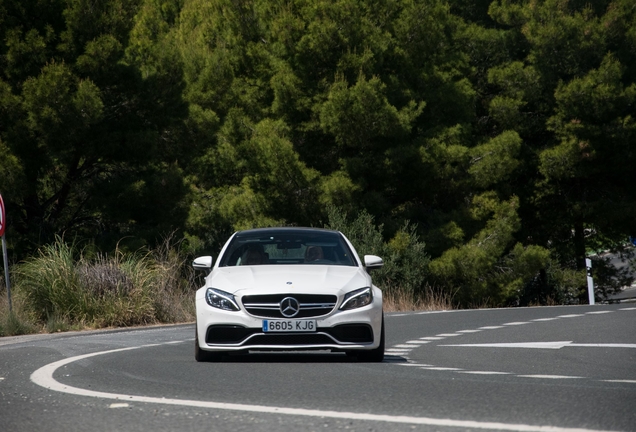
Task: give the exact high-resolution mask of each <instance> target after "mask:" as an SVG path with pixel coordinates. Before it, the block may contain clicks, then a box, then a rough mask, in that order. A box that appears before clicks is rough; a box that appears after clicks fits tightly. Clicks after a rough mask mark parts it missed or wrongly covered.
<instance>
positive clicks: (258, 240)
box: [220, 230, 357, 267]
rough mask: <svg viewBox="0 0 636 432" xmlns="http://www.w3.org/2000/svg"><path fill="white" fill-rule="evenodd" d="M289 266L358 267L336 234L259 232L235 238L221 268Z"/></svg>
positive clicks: (247, 232)
mask: <svg viewBox="0 0 636 432" xmlns="http://www.w3.org/2000/svg"><path fill="white" fill-rule="evenodd" d="M290 264H312V265H314V264H315V265H321V264H322V265H342V266H356V265H357V263H356V261H355V259H354V258H353V254H352V251H351V250H350V248H349V247H348V245H347V243H346V242H345V240H344V238H343V237H342V235H341V234H340V233H338V232H330V231H320V230H258V231H255V232H251V231H246V232H241V233H238V234H237V235H235V236H234V238H233V239H232V241H231V243H230V244H229V245H228V247H227V248H226V251H225V254H224V256H223V258H222V259H221V263H220V266H221V267H226V266H243V265H290Z"/></svg>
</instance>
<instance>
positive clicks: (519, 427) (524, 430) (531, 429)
mask: <svg viewBox="0 0 636 432" xmlns="http://www.w3.org/2000/svg"><path fill="white" fill-rule="evenodd" d="M181 342H190V340H187V341H181ZM175 343H176V342H175ZM159 345H162V344H151V345H142V346H138V347H129V348H119V349H114V350H108V351H101V352H96V353H90V354H84V355H79V356H75V357H70V358H67V359H63V360H59V361H56V362H53V363H50V364H48V365H46V366H43V367H41V368H40V369H38V370H36V371H35V372H33V373H32V374H31V381H33V382H34V383H35V384H37V385H39V386H42V387H44V388H48V389H50V390H53V391H58V392H62V393H70V394H74V395H77V396H87V397H96V398H102V399H114V400H126V401H128V402H143V403H153V404H161V405H175V406H190V407H198V408H209V409H219V410H232V411H244V412H257V413H267V414H275V415H293V416H306V417H326V418H338V419H347V420H362V421H377V422H385V423H402V424H419V425H429V426H441V427H454V428H463V429H491V430H507V431H515V432H517V431H518V432H548V431H549V432H600V431H593V430H591V429H583V428H561V427H555V426H538V425H526V424H515V423H498V422H479V421H472V420H451V419H439V418H430V417H411V416H394V415H386V414H367V413H354V412H341V411H321V410H310V409H304V408H286V407H274V406H265V405H247V404H234V403H224V402H212V401H198V400H185V399H171V398H158V397H148V396H136V395H126V394H117V393H106V392H99V391H94V390H86V389H81V388H77V387H71V386H68V385H65V384H62V383H60V382H58V381H56V380H55V379H54V378H53V374H54V373H55V371H56V370H57V369H58V368H60V367H62V366H65V365H67V364H70V363H73V362H76V361H78V360H82V359H86V358H90V357H95V356H99V355H104V354H112V353H117V352H124V351H131V350H135V349H139V348H148V347H154V346H159Z"/></svg>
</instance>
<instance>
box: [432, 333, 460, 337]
mask: <svg viewBox="0 0 636 432" xmlns="http://www.w3.org/2000/svg"><path fill="white" fill-rule="evenodd" d="M435 336H439V337H443V338H445V337H453V336H459V334H458V333H442V334H438V335H435Z"/></svg>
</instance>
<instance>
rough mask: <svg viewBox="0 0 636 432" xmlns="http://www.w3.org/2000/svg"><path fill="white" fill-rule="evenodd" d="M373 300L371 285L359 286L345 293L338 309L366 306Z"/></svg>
mask: <svg viewBox="0 0 636 432" xmlns="http://www.w3.org/2000/svg"><path fill="white" fill-rule="evenodd" d="M372 301H373V291H372V290H371V287H367V288H360V289H358V290H355V291H351V292H350V293H347V295H345V298H344V301H343V302H342V306H340V310H349V309H356V308H360V307H362V306H366V305H368V304H371V302H372Z"/></svg>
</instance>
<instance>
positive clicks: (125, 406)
mask: <svg viewBox="0 0 636 432" xmlns="http://www.w3.org/2000/svg"><path fill="white" fill-rule="evenodd" d="M129 406H130V405H128V404H127V403H112V404H110V405H109V406H108V408H128V407H129Z"/></svg>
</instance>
